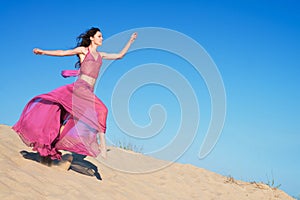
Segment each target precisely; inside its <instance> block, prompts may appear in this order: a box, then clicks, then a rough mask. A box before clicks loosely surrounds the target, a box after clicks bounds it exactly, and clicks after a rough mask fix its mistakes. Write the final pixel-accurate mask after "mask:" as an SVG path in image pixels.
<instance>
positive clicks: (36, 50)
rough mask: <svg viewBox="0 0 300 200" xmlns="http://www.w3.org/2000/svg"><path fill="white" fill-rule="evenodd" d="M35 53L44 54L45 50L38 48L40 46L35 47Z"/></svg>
mask: <svg viewBox="0 0 300 200" xmlns="http://www.w3.org/2000/svg"><path fill="white" fill-rule="evenodd" d="M33 53H35V54H36V55H43V50H42V49H38V48H34V49H33Z"/></svg>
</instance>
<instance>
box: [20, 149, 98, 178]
mask: <svg viewBox="0 0 300 200" xmlns="http://www.w3.org/2000/svg"><path fill="white" fill-rule="evenodd" d="M20 154H21V155H22V156H23V158H25V159H28V160H33V161H36V162H38V163H41V156H40V155H39V154H38V153H36V152H28V151H24V150H23V151H20ZM65 155H67V154H65ZM65 155H63V156H62V157H63V159H64V156H65ZM69 155H70V154H68V156H69ZM72 157H73V160H72V162H71V165H70V167H69V169H68V170H73V171H75V172H78V173H80V174H83V175H86V176H95V177H96V178H97V179H98V180H102V178H101V175H100V173H99V172H98V168H97V166H96V165H94V164H93V163H91V162H89V161H87V160H85V157H86V156H85V155H80V154H76V153H72ZM57 162H59V161H57V160H54V161H53V163H54V164H55V163H57Z"/></svg>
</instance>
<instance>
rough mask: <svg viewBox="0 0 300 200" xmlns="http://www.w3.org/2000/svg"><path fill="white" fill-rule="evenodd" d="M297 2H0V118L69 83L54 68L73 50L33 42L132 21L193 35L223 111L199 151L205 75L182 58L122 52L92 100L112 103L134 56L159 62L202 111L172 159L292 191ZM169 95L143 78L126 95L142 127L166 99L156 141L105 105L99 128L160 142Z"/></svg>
mask: <svg viewBox="0 0 300 200" xmlns="http://www.w3.org/2000/svg"><path fill="white" fill-rule="evenodd" d="M299 10H300V3H299V2H298V1H296V0H294V1H293V0H285V1H283V0H282V1H265V0H262V1H258V0H252V1H250V0H245V1H192V0H186V1H179V2H176V3H174V2H172V1H164V2H161V1H158V0H154V1H149V2H143V3H140V2H139V1H132V0H129V1H114V2H113V3H112V2H109V1H103V2H102V1H86V2H85V3H82V1H77V0H76V1H43V2H40V1H26V2H25V1H21V2H19V1H16V2H14V1H9V2H6V3H4V2H1V6H0V17H1V19H2V20H1V22H0V24H1V33H0V35H1V38H2V40H1V43H2V50H1V55H0V57H1V63H2V67H1V69H2V70H1V72H2V77H1V84H0V91H1V102H2V103H1V106H0V123H1V124H7V125H13V124H14V123H15V122H16V120H17V119H18V117H19V115H20V113H21V111H22V109H23V107H24V105H25V104H26V102H27V101H28V100H29V99H30V98H32V97H33V96H35V95H37V94H41V93H46V92H48V91H51V90H52V89H54V88H56V87H59V86H62V85H65V84H68V83H71V82H72V81H74V79H72V78H71V79H63V78H62V77H61V76H60V75H59V73H60V71H61V70H63V69H67V68H68V69H72V68H73V66H74V63H75V62H76V58H75V57H64V58H58V57H46V56H36V55H34V54H33V53H32V49H33V48H34V47H40V48H45V49H68V48H72V47H74V46H75V44H76V41H75V38H76V37H77V36H78V35H79V34H80V33H82V32H83V31H85V30H86V29H88V28H90V27H91V26H96V27H99V28H100V29H101V30H102V33H103V35H104V39H107V38H109V37H111V36H113V35H116V34H118V33H121V32H124V31H127V30H131V29H137V28H143V27H161V28H166V29H170V30H174V31H177V32H180V33H182V34H184V35H186V36H188V37H190V38H192V39H193V40H195V41H196V42H197V43H199V44H200V45H201V46H202V47H203V48H204V49H205V50H206V52H207V53H208V54H209V55H210V57H211V58H212V59H213V61H214V63H215V64H216V66H217V67H218V70H219V72H220V75H221V77H222V80H223V83H224V87H225V90H226V109H227V112H226V120H225V124H224V128H223V131H222V134H221V137H220V138H219V140H218V142H217V144H216V146H215V148H214V149H213V151H212V152H211V153H210V154H209V155H208V156H207V157H205V158H204V159H199V158H198V153H199V148H200V146H201V144H202V141H203V138H204V133H205V130H206V129H207V127H208V123H209V119H210V112H211V109H210V99H209V98H210V96H209V93H208V91H207V88H206V86H205V83H204V82H203V80H202V77H201V76H199V75H198V74H196V73H195V71H194V69H193V68H192V67H191V66H190V65H189V64H188V63H186V62H185V61H184V60H183V59H180V58H178V57H176V56H174V55H172V54H170V53H168V52H163V51H156V50H151V49H148V50H147V49H146V50H143V51H136V52H130V53H129V54H128V55H127V56H126V57H125V58H124V59H122V60H120V61H117V62H114V63H112V64H111V65H110V66H109V68H108V69H107V70H106V71H105V73H104V74H103V76H102V78H101V80H99V84H98V85H97V89H96V94H97V95H98V96H99V97H100V99H102V100H103V101H104V103H105V104H106V105H107V106H108V108H109V109H110V110H111V95H112V91H113V89H114V87H115V85H116V83H117V81H118V80H119V79H120V78H121V77H122V75H123V74H125V73H126V72H128V71H129V70H131V69H132V68H134V67H135V66H137V65H141V64H146V63H151V62H153V63H154V62H155V63H162V64H166V65H168V66H169V67H171V68H173V69H175V70H177V71H179V72H180V74H182V75H184V76H185V77H186V79H187V80H189V81H190V84H191V85H192V87H193V88H194V89H195V94H196V96H197V98H198V102H199V107H200V112H201V120H200V124H199V131H198V133H197V135H196V137H195V139H194V140H193V143H192V144H191V145H190V146H189V149H188V150H187V151H186V152H185V153H184V155H183V156H182V157H181V158H180V159H179V160H178V162H182V163H191V164H194V165H196V166H199V167H203V168H206V169H208V170H211V171H214V172H217V173H220V174H222V175H226V176H227V175H230V176H233V177H234V178H236V179H242V180H245V181H257V182H259V181H263V182H268V181H272V179H274V181H275V185H276V184H277V185H278V184H281V187H280V188H281V189H283V190H284V191H286V192H287V193H288V194H290V195H294V196H297V195H300V190H299V188H300V182H299V179H300V171H299V168H300V161H299V153H300V127H299V126H300V125H299V124H300V123H299V122H300V104H299V102H300V92H299V85H300V81H299V80H300V79H299V75H300V64H299V63H300V59H299V53H300V38H299V35H300V14H299V12H298V11H299ZM138 39H139V38H138ZM151 39H155V40H156V39H157V40H160V39H161V38H151ZM125 42H126V40H124V43H120V44H119V46H118V45H116V46H114V47H113V49H121V48H122V47H123V45H124V44H125ZM136 42H138V40H137V41H136ZM104 45H105V43H104ZM104 45H103V48H104V49H105V48H108V47H105V46H104ZM108 49H109V48H108ZM175 96H176V95H175ZM175 96H174V94H172V93H171V92H170V91H168V90H167V89H166V88H163V87H160V86H157V85H147V86H145V87H143V88H141V89H140V90H138V91H136V92H135V93H134V94H133V96H132V98H131V100H130V103H129V105H130V107H129V109H130V112H131V115H132V119H133V120H134V121H135V122H136V123H137V124H139V125H141V126H145V125H147V124H148V123H149V116H148V114H147V112H148V109H149V107H151V105H153V104H157V103H160V104H162V105H164V107H165V110H166V113H168V117H167V122H166V124H165V127H164V130H163V131H162V132H161V134H160V135H158V137H157V138H156V139H155V140H153V141H152V140H151V139H149V140H148V141H147V140H135V139H134V138H128V137H127V136H126V135H125V134H123V133H122V131H121V130H120V128H118V127H117V125H116V123H115V120H114V118H113V115H112V114H111V113H109V118H108V132H107V136H108V137H109V139H110V140H112V141H113V140H121V141H122V140H125V141H129V142H130V143H135V144H137V145H140V146H143V149H144V151H151V150H153V149H155V148H160V147H162V146H163V145H164V144H165V143H167V142H168V140H170V139H171V138H172V134H173V133H174V132H176V128H177V127H178V126H179V125H178V123H179V122H180V109H179V108H178V107H179V103H178V101H177V100H176V98H175ZM174 127H175V129H174V130H172V128H174Z"/></svg>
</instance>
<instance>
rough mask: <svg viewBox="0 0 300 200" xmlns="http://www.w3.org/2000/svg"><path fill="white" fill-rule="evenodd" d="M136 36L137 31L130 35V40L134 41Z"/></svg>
mask: <svg viewBox="0 0 300 200" xmlns="http://www.w3.org/2000/svg"><path fill="white" fill-rule="evenodd" d="M136 38H137V32H134V33H133V34H132V35H131V37H130V41H131V42H133V41H134V40H135V39H136Z"/></svg>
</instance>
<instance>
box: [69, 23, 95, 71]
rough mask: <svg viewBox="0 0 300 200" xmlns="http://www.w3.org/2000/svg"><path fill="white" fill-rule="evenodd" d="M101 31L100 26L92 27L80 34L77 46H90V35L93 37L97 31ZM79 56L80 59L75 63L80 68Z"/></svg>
mask: <svg viewBox="0 0 300 200" xmlns="http://www.w3.org/2000/svg"><path fill="white" fill-rule="evenodd" d="M98 31H99V32H101V31H100V29H99V28H95V27H92V28H90V29H88V30H87V31H86V32H84V33H82V34H80V35H79V36H78V37H77V45H76V47H88V46H90V44H91V40H90V37H93V36H94V35H95V34H96V33H97V32H98ZM77 57H78V61H77V63H76V64H75V68H80V58H79V56H78V55H77Z"/></svg>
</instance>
